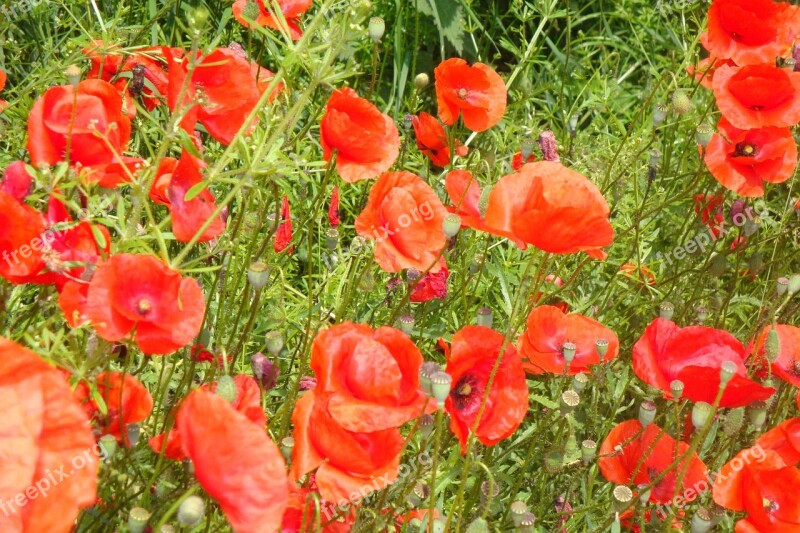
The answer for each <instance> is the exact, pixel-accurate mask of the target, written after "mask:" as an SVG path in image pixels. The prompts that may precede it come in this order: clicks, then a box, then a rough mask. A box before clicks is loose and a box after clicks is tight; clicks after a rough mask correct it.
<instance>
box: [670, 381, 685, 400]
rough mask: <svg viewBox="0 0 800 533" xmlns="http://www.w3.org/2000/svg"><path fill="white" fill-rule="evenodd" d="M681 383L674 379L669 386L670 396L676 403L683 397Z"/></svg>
mask: <svg viewBox="0 0 800 533" xmlns="http://www.w3.org/2000/svg"><path fill="white" fill-rule="evenodd" d="M683 388H684V385H683V381H681V380H679V379H676V380H673V381H672V383H670V384H669V391H670V393H671V394H672V399H673V400H675V401H678V400H680V399H681V396H683Z"/></svg>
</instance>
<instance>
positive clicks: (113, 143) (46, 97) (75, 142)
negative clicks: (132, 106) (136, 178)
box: [28, 80, 141, 187]
mask: <svg viewBox="0 0 800 533" xmlns="http://www.w3.org/2000/svg"><path fill="white" fill-rule="evenodd" d="M130 136H131V121H130V118H129V117H128V115H127V114H125V113H123V109H122V97H121V96H120V95H119V92H117V89H116V88H115V87H114V86H113V85H111V84H110V83H108V82H105V81H103V80H84V81H82V82H80V83H79V84H78V87H77V89H75V88H73V87H72V85H64V86H60V87H51V88H50V89H48V90H47V91H46V92H45V93H44V94H43V95H42V96H41V97H40V98H39V99H38V100H36V102H35V103H34V104H33V108H31V112H30V114H29V115H28V152H29V153H30V156H31V164H32V165H34V166H36V167H39V166H53V165H55V164H57V163H60V162H62V161H66V160H69V162H70V164H72V165H73V166H75V167H76V169H78V170H79V173H80V175H81V176H82V177H83V178H84V179H85V180H87V181H88V182H90V183H99V184H100V185H101V186H103V187H116V186H117V185H119V184H121V183H125V182H128V181H130V179H131V176H132V174H133V173H134V172H135V171H136V169H137V167H138V165H139V164H140V163H141V159H136V158H131V157H126V156H124V155H123V154H124V152H125V151H126V150H127V148H128V141H129V140H130ZM67 146H69V154H67V153H65V152H66V149H67Z"/></svg>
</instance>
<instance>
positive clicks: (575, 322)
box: [517, 305, 619, 375]
mask: <svg viewBox="0 0 800 533" xmlns="http://www.w3.org/2000/svg"><path fill="white" fill-rule="evenodd" d="M598 341H600V343H601V345H604V346H605V347H606V348H607V349H606V352H605V353H604V354H603V355H602V356H601V355H600V353H599V352H598V349H600V348H599V347H598V344H597V343H598ZM565 347H566V348H565ZM573 347H574V349H575V350H574V355H573V359H572V361H571V362H570V364H569V369H568V372H567V373H568V374H570V375H574V374H580V373H583V372H589V371H590V370H591V367H592V366H593V365H597V364H600V363H605V362H608V361H611V360H612V359H614V358H615V357H616V356H617V354H618V353H619V339H618V338H617V334H616V333H614V332H613V331H611V330H610V329H608V328H607V327H605V326H603V325H602V324H601V323H600V322H598V321H596V320H594V319H591V318H589V317H587V316H583V315H581V314H578V313H571V314H565V313H564V311H562V310H561V309H559V308H558V307H555V306H552V305H542V306H540V307H537V308H535V309H534V310H533V311H531V313H530V314H529V315H528V319H527V322H526V328H525V331H524V332H523V333H522V335H520V338H519V341H518V343H517V348H518V349H519V352H520V355H521V356H522V365H523V367H524V368H525V370H526V371H527V372H530V373H531V374H544V373H551V374H562V373H564V370H565V368H564V367H565V359H564V350H565V349H567V350H568V351H570V352H571V351H572V349H573Z"/></svg>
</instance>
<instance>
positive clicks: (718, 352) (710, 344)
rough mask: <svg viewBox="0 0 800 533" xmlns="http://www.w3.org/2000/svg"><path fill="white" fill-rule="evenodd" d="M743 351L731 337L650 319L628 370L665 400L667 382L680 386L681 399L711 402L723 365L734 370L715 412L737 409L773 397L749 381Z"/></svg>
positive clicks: (725, 334) (715, 330) (715, 393)
mask: <svg viewBox="0 0 800 533" xmlns="http://www.w3.org/2000/svg"><path fill="white" fill-rule="evenodd" d="M746 358H747V354H746V352H745V349H744V346H742V343H741V342H739V340H738V339H736V337H734V336H733V335H731V334H730V333H728V332H727V331H723V330H720V329H714V328H709V327H705V326H689V327H686V328H681V327H678V325H676V324H675V323H674V322H672V321H670V320H667V319H664V318H656V319H655V320H653V322H651V323H650V325H649V326H647V329H645V331H644V334H642V336H641V337H640V338H639V340H638V341H636V344H635V345H634V346H633V370H634V372H636V375H637V376H639V379H641V380H642V381H644V382H645V383H647V384H649V385H652V386H653V387H656V388H657V389H660V390H662V391H664V395H665V396H666V397H668V398H669V397H671V393H670V383H672V381H673V380H676V379H679V380H681V381H682V382H683V384H684V389H683V396H684V397H686V398H688V399H690V400H692V401H694V402H701V401H702V402H707V403H713V402H714V399H715V398H716V396H717V391H718V390H719V387H720V370H721V368H722V364H723V363H725V362H726V361H729V362H731V363H734V364H735V365H736V374H734V376H733V378H732V379H731V380H730V382H729V383H728V384H727V386H726V388H725V392H724V394H723V395H722V400H721V401H720V406H721V407H742V406H745V405H748V404H750V403H752V402H754V401H757V400H766V399H767V398H769V397H770V396H772V394H773V393H774V392H775V389H773V388H771V387H765V386H763V385H761V384H760V383H757V382H755V381H753V380H752V379H750V378H749V377H748V375H747V368H746V367H745V365H744V361H745V359H746Z"/></svg>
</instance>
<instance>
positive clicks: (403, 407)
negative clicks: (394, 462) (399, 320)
mask: <svg viewBox="0 0 800 533" xmlns="http://www.w3.org/2000/svg"><path fill="white" fill-rule="evenodd" d="M422 362H423V361H422V354H421V353H420V351H419V349H417V347H416V346H415V345H414V343H413V342H412V341H411V339H409V338H408V337H407V336H406V335H405V334H404V333H403V332H401V331H400V330H398V329H395V328H390V327H381V328H378V329H376V330H374V331H373V330H372V328H370V327H369V326H367V325H366V324H354V323H352V322H344V323H342V324H338V325H336V326H333V327H331V328H329V329H327V330H325V331H322V332H321V333H320V334H319V335H317V337H316V339H314V344H313V345H312V347H311V369H312V370H313V371H314V373H315V374H316V376H317V379H318V383H317V387H316V390H317V391H318V392H320V393H331V395H330V398H329V399H328V406H327V410H328V412H329V413H330V416H331V417H332V418H333V419H334V420H335V421H336V423H337V424H339V425H340V426H342V427H343V428H344V429H346V430H348V431H354V432H373V431H379V430H383V429H389V428H393V427H397V426H400V425H402V424H405V423H406V422H408V421H409V420H412V419H414V418H417V417H419V416H421V415H422V414H423V412H424V410H425V408H426V404H428V403H430V405H427V407H428V408H429V410H430V409H431V408H433V402H428V401H427V400H426V397H425V394H424V393H423V392H422V390H421V389H420V388H419V367H420V366H421V365H422Z"/></svg>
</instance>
